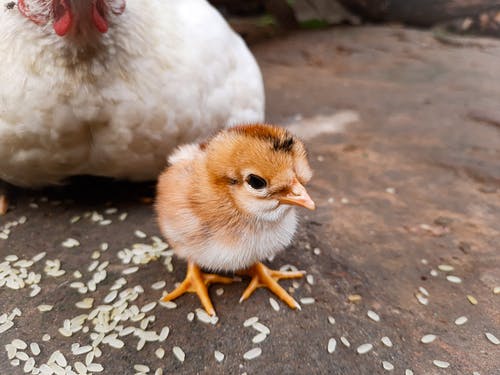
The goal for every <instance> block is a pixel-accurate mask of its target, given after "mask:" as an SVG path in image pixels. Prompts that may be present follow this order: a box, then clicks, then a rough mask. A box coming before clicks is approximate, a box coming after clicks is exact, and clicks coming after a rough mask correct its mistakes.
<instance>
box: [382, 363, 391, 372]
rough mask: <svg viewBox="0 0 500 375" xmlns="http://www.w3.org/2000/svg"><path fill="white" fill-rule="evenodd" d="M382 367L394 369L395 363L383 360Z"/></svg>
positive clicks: (388, 369)
mask: <svg viewBox="0 0 500 375" xmlns="http://www.w3.org/2000/svg"><path fill="white" fill-rule="evenodd" d="M382 367H383V368H384V370H387V371H392V370H394V365H393V364H392V363H391V362H387V361H382Z"/></svg>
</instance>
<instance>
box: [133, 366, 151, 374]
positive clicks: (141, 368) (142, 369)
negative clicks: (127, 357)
mask: <svg viewBox="0 0 500 375" xmlns="http://www.w3.org/2000/svg"><path fill="white" fill-rule="evenodd" d="M134 370H135V371H137V372H144V373H148V372H149V371H151V369H150V368H149V367H148V366H146V365H134Z"/></svg>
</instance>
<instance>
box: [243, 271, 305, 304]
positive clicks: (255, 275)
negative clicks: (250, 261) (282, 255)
mask: <svg viewBox="0 0 500 375" xmlns="http://www.w3.org/2000/svg"><path fill="white" fill-rule="evenodd" d="M241 274H243V275H248V276H251V277H252V280H251V281H250V284H248V287H247V288H246V289H245V291H244V292H243V294H242V296H241V298H240V303H241V302H243V301H245V300H246V299H248V298H249V297H250V296H251V295H252V293H253V292H254V291H255V290H256V289H257V288H260V287H266V288H268V289H270V290H271V292H273V293H274V294H275V295H276V296H278V297H279V298H280V299H281V300H282V301H283V302H285V303H286V304H287V305H288V306H290V308H292V309H298V310H301V308H300V305H299V304H298V302H297V301H295V300H294V299H293V298H292V296H290V295H289V294H288V293H287V292H286V290H285V289H283V288H282V287H281V286H280V285H279V284H278V280H281V279H295V278H299V277H303V276H304V274H305V272H303V271H298V272H281V271H275V270H270V269H269V268H267V267H266V266H264V265H263V264H262V263H260V262H259V263H256V264H254V265H253V266H252V267H250V268H249V269H248V270H246V271H243V272H242V273H241Z"/></svg>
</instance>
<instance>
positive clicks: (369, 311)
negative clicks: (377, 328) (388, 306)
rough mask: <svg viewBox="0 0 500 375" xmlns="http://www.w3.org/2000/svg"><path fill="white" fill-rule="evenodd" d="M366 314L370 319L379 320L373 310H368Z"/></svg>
mask: <svg viewBox="0 0 500 375" xmlns="http://www.w3.org/2000/svg"><path fill="white" fill-rule="evenodd" d="M367 315H368V317H369V318H370V319H371V320H373V321H375V322H380V316H379V315H378V314H377V313H376V312H375V311H372V310H368V312H367Z"/></svg>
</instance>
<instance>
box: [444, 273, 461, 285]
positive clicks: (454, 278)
mask: <svg viewBox="0 0 500 375" xmlns="http://www.w3.org/2000/svg"><path fill="white" fill-rule="evenodd" d="M446 280H448V281H449V282H450V283H453V284H460V283H461V282H462V279H461V278H460V277H458V276H453V275H448V276H446Z"/></svg>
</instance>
